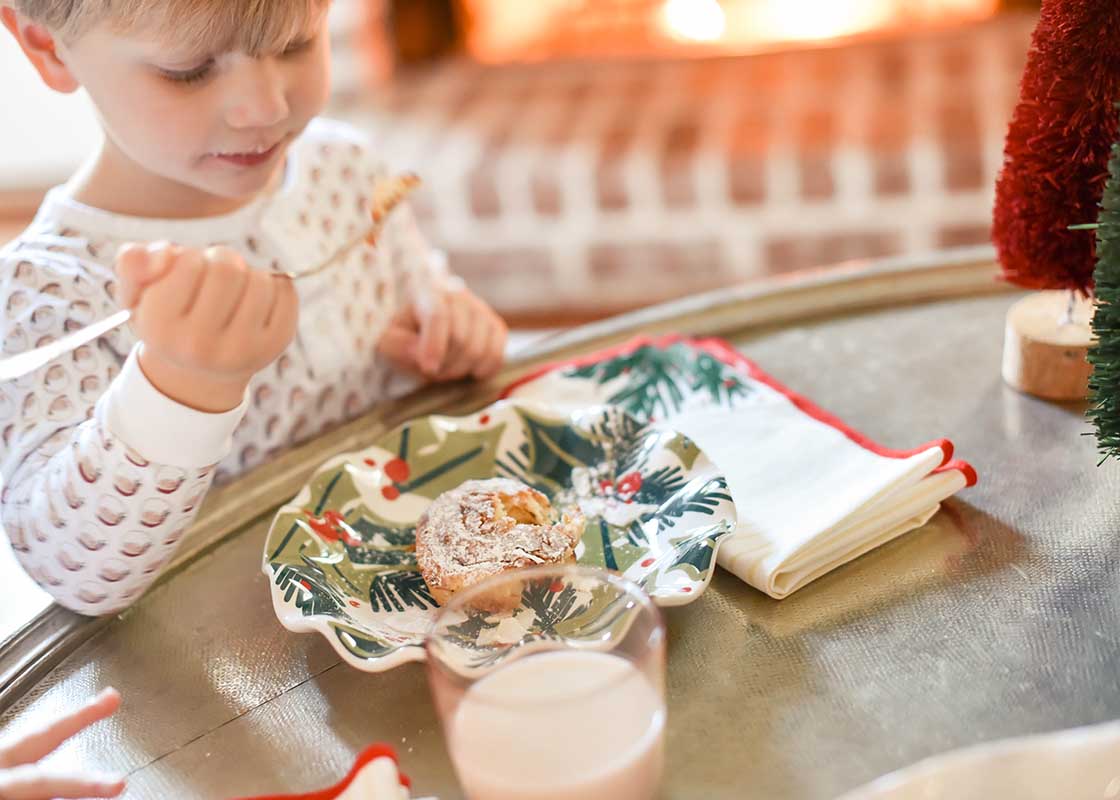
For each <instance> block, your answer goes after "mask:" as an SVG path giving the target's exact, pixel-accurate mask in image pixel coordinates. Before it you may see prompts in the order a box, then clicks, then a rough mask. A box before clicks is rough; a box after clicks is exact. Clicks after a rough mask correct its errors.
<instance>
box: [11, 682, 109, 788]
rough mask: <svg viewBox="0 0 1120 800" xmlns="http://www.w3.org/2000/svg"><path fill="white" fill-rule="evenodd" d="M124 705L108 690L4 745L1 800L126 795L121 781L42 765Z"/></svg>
mask: <svg viewBox="0 0 1120 800" xmlns="http://www.w3.org/2000/svg"><path fill="white" fill-rule="evenodd" d="M120 705H121V696H120V695H119V694H117V693H116V691H114V690H113V689H106V690H105V691H104V692H102V693H101V694H99V695H98V696H97V697H95V698H94V699H93V700H91V701H89V702H88V703H86V705H84V706H83V707H81V708H79V709H78V710H76V711H73V712H71V713H70V714H67V715H65V716H62V717H59V718H57V719H55V720H52V721H51V722H49V723H48V724H47V725H45V726H44V727H42V728H41V729H39V730H36V731H32V732H31V733H28V734H25V735H23V736H20V737H19V738H16V739H12V740H10V741H7V742H3V743H0V800H53V798H60V797H116V796H117V795H119V794H120V793H121V792H123V791H124V781H123V780H121V779H120V778H117V777H109V776H101V775H84V774H81V773H73V772H60V771H56V770H48V769H46V768H44V767H42V766H40V765H39V764H38V762H39V761H41V760H42V759H43V758H45V757H46V756H47V755H49V754H50V753H52V752H54V751H55V750H57V749H58V748H59V747H60V746H61V745H62V743H63V742H65V741H66V740H67V739H69V738H70V737H71V736H74V735H75V734H77V733H80V732H81V731H83V730H85V729H86V728H88V727H89V726H90V725H92V724H94V723H95V722H98V721H100V720H103V719H105V718H106V717H109V716H111V715H112V714H113V713H114V712H115V711H116V710H117V709H118V708H119V707H120Z"/></svg>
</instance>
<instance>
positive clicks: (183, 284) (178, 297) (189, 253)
mask: <svg viewBox="0 0 1120 800" xmlns="http://www.w3.org/2000/svg"><path fill="white" fill-rule="evenodd" d="M153 258H156V259H160V260H161V262H163V261H166V262H167V267H166V269H167V270H168V271H169V273H168V275H167V276H166V277H165V278H163V280H161V281H159V282H158V283H155V284H152V286H151V288H149V289H148V290H147V291H146V292H144V297H143V298H142V301H141V304H140V306H141V308H142V309H143V308H145V307H146V306H147V304H148V303H151V304H152V307H153V308H158V309H159V310H160V311H161V312H162V313H163V314H164V315H166V316H173V317H180V316H184V315H185V314H186V313H187V312H189V311H190V308H191V306H192V305H194V301H195V297H196V296H197V295H198V291H199V289H200V288H201V285H202V280H203V278H204V272H205V270H204V264H203V262H202V254H201V253H199V252H198V251H197V250H183V251H181V252H179V253H177V254H175V255H174V256H173V255H172V254H171V253H169V252H162V253H157V254H156V255H155V256H153ZM173 258H174V268H173V269H172V268H171V261H172V259H173Z"/></svg>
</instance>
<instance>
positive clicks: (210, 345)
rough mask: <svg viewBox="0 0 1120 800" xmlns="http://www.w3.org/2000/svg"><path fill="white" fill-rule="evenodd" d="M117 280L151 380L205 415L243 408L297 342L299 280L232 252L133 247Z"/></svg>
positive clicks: (122, 257)
mask: <svg viewBox="0 0 1120 800" xmlns="http://www.w3.org/2000/svg"><path fill="white" fill-rule="evenodd" d="M117 275H118V276H119V278H120V285H119V287H118V290H117V292H118V297H117V300H118V302H119V303H120V305H121V307H122V308H128V309H131V310H132V328H133V330H134V331H135V332H136V335H137V337H138V338H139V339H140V341H141V342H142V346H141V349H140V367H141V368H142V369H143V370H144V374H145V375H146V376H147V378H148V380H149V381H151V382H152V385H154V386H155V387H156V388H157V389H159V391H160V392H162V393H163V394H164V395H166V396H167V397H169V398H171V399H172V400H175V401H176V402H179V403H182V404H183V405H186V406H190V407H191V408H195V409H198V410H199V411H206V412H211V413H218V412H224V411H230V410H232V409H234V408H236V407H237V406H239V405H240V404H241V401H242V399H243V397H244V394H245V388H246V387H247V386H248V385H249V380H250V379H251V378H252V377H253V375H255V374H256V373H257V372H259V371H260V370H262V369H264V368H265V367H266V366H268V365H269V364H271V363H272V362H273V361H274V360H275V359H277V358H278V357H279V356H280V354H281V353H283V352H284V350H285V349H286V348H287V347H288V345H289V344H290V343H291V341H292V338H293V337H294V336H295V332H296V326H297V323H298V318H299V302H298V298H297V295H296V291H295V288H294V287H293V286H292V282H291V281H290V280H289V279H287V278H284V277H282V276H278V275H272V274H270V273H267V272H261V271H258V270H254V269H250V268H249V266H248V265H246V263H245V261H244V259H242V258H241V256H239V255H238V254H237V253H235V252H234V251H233V250H230V249H229V248H226V247H211V248H209V249H207V250H205V251H199V250H195V249H191V248H186V247H180V246H178V245H173V244H167V243H166V242H160V243H156V244H151V245H148V246H147V247H143V246H140V245H126V246H125V247H123V248H122V249H121V252H120V254H119V255H118V256H117Z"/></svg>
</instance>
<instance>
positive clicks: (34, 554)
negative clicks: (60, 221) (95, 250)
mask: <svg viewBox="0 0 1120 800" xmlns="http://www.w3.org/2000/svg"><path fill="white" fill-rule="evenodd" d="M84 246H85V245H84V241H83V240H68V239H67V238H66V237H60V236H49V237H46V238H45V239H43V238H36V237H33V236H25V237H24V238H23V239H22V240H21V241H20V242H19V243H18V244H17V245H16V246H14V247H12V248H8V249H7V250H5V251H0V304H3V305H2V307H3V316H2V331H0V333H2V337H3V354H4V356H11V355H14V354H16V353H19V352H21V351H24V350H26V349H28V348H30V347H34V346H37V345H41V344H45V343H46V342H47V341H49V340H51V339H55V338H58V337H60V336H62V335H64V334H65V333H67V332H69V331H70V330H72V329H75V328H77V327H80V326H82V325H85V324H88V323H90V322H93V321H94V320H95V319H98V318H100V317H102V316H104V315H106V314H108V313H112V312H113V311H114V310H115V305H114V304H113V302H112V289H113V285H114V282H113V280H112V274H111V272H110V270H109V268H108V267H106V266H104V265H103V264H101V263H99V262H98V260H96V259H94V258H92V257H90V256H89V255H88V254H83V255H85V257H81V256H79V255H77V253H81V252H82V249H84ZM131 347H132V337H131V334H130V333H129V332H128V331H127V330H122V331H117V332H115V333H113V334H110V335H109V336H107V337H105V338H104V339H102V340H101V341H99V342H97V343H94V344H91V345H89V346H86V347H82V348H80V349H79V350H77V351H75V352H74V353H72V354H71V355H68V356H65V357H63V358H61V359H59V360H58V361H56V362H55V363H53V364H50V365H49V366H47V367H45V368H43V369H41V370H39V371H38V372H36V373H33V374H31V375H28V376H26V377H24V378H21V379H19V380H16V381H13V382H10V383H8V384H4V385H2V386H0V435H2V443H0V444H2V449H0V454H2V461H0V470H2V476H3V481H4V486H3V492H2V501H0V505H2V519H3V525H4V529H5V531H6V532H7V535H8V538H9V540H10V541H11V543H12V547H13V549H14V551H15V554H16V557H17V559H18V560H19V561H20V563H21V564H22V566H23V567H24V569H25V570H26V571H27V573H28V574H29V575H30V576H31V577H32V578H33V579H34V580H35V581H36V582H37V583H39V585H41V586H42V587H43V588H44V589H45V590H46V591H47V592H49V593H50V594H51V595H52V596H53V597H54V598H55V600H56V601H57V602H58V603H60V604H61V605H63V606H65V607H67V608H69V609H71V610H73V611H76V612H78V613H81V614H86V615H90V616H99V615H106V614H112V613H115V612H117V611H119V610H121V609H122V608H124V607H125V606H127V605H128V604H129V603H130V602H132V601H133V600H134V599H135V598H136V597H138V596H139V595H140V594H141V593H143V591H144V590H145V589H146V588H147V587H148V586H149V585H150V583H151V582H152V581H153V580H155V578H156V576H157V575H158V574H159V571H160V570H161V568H162V567H163V565H164V564H165V563H166V562H167V560H168V559H169V558H170V557H171V555H172V553H173V552H174V550H175V548H176V546H177V544H178V542H179V540H180V538H181V537H182V536H183V534H184V531H185V530H186V528H187V526H188V525H189V523H190V522H191V520H192V519H193V517H194V515H195V510H196V509H197V507H198V504H199V502H200V501H201V500H202V498H203V496H204V495H205V494H206V492H207V490H208V488H209V486H210V482H211V480H212V473H213V470H212V469H210V468H190V467H187V466H170V465H163V464H156V463H152V462H151V461H149V460H147V459H145V458H144V457H143V456H142V455H140V454H139V453H137V452H136V451H135V450H132V449H130V448H129V447H127V446H126V445H125V444H124V442H123V441H121V440H120V439H119V438H117V437H116V436H114V435H113V433H111V432H110V427H111V426H110V425H109V424H108V423H107V417H108V416H109V415H110V414H111V411H112V409H111V406H112V400H113V391H112V390H113V389H115V388H116V386H117V385H118V384H119V383H120V382H121V380H122V378H121V376H120V372H121V369H122V365H123V366H124V368H125V369H126V370H128V369H129V368H130V367H129V366H128V365H129V364H130V363H131V362H129V361H128V360H127V356H128V353H129V350H130V349H131ZM132 369H135V367H132Z"/></svg>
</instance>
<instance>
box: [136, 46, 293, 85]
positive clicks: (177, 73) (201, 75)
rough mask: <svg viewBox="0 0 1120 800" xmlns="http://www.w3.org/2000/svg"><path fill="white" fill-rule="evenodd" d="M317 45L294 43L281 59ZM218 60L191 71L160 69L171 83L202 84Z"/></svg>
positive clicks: (212, 59) (192, 68)
mask: <svg viewBox="0 0 1120 800" xmlns="http://www.w3.org/2000/svg"><path fill="white" fill-rule="evenodd" d="M314 44H315V37H311V38H308V39H301V40H300V41H297V42H293V43H291V44H290V45H288V46H287V47H286V48H284V50H283V52H281V53H280V57H281V58H295V57H296V56H299V55H301V54H303V53H305V52H307V51H309V50H310V49H311V48H312V46H313V45H314ZM217 63H218V62H217V59H215V58H213V57H210V58H207V59H206V60H205V61H203V62H202V63H201V64H198V65H197V66H194V67H191V68H189V69H169V68H164V67H159V68H158V69H159V72H160V74H161V75H162V76H163V77H164V78H166V79H167V80H169V81H171V82H172V83H181V84H186V85H191V84H196V83H202V82H203V81H205V80H206V79H207V78H209V77H210V76H211V75H212V74H213V71H214V68H215V67H216V66H217Z"/></svg>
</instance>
